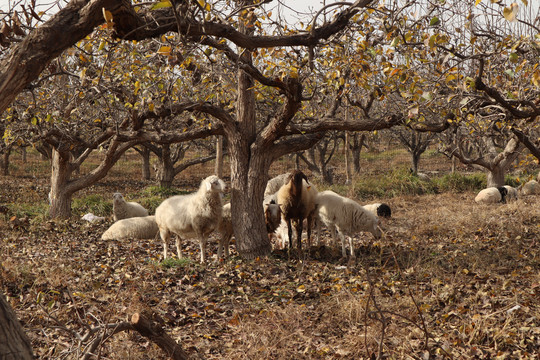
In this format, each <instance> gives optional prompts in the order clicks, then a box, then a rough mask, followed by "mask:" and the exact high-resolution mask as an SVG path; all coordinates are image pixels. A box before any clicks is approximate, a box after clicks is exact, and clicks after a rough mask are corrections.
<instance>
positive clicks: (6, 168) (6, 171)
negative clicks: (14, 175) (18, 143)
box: [2, 146, 11, 176]
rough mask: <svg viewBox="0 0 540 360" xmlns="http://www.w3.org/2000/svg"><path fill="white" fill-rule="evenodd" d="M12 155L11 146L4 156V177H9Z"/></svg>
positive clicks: (6, 149)
mask: <svg viewBox="0 0 540 360" xmlns="http://www.w3.org/2000/svg"><path fill="white" fill-rule="evenodd" d="M10 154H11V146H7V147H6V148H5V150H4V153H3V154H2V175H4V176H8V175H9V155H10Z"/></svg>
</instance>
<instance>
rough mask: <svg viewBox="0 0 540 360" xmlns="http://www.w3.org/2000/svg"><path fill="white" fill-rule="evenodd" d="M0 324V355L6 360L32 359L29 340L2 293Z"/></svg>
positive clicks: (0, 297)
mask: <svg viewBox="0 0 540 360" xmlns="http://www.w3.org/2000/svg"><path fill="white" fill-rule="evenodd" d="M0 324H1V325H2V326H0V357H1V358H2V359H6V360H11V359H13V360H16V359H17V360H18V359H20V360H26V359H33V358H34V355H33V353H32V346H31V344H30V340H29V339H28V337H27V336H26V334H25V333H24V331H23V328H22V327H21V324H20V323H19V321H18V320H17V317H16V316H15V313H14V312H13V310H12V309H11V307H10V306H9V304H8V303H7V302H6V300H5V298H4V295H3V294H0Z"/></svg>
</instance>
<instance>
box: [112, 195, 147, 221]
mask: <svg viewBox="0 0 540 360" xmlns="http://www.w3.org/2000/svg"><path fill="white" fill-rule="evenodd" d="M142 216H148V210H146V209H145V208H144V207H143V206H142V205H141V204H139V203H136V202H134V201H130V202H127V201H126V200H125V199H124V196H123V195H122V194H120V193H119V192H117V193H114V195H113V218H114V221H118V220H122V219H127V218H132V217H142Z"/></svg>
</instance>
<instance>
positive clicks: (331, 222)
mask: <svg viewBox="0 0 540 360" xmlns="http://www.w3.org/2000/svg"><path fill="white" fill-rule="evenodd" d="M317 204H318V210H319V211H318V216H319V219H320V220H321V222H322V223H324V224H325V225H326V226H327V227H328V228H329V230H330V232H331V234H332V238H333V239H334V241H337V239H336V230H337V231H338V233H339V237H340V238H341V252H342V255H343V257H346V256H347V250H346V246H345V236H348V237H349V248H350V252H351V257H355V255H354V249H353V244H352V237H351V236H352V235H353V234H355V233H357V232H360V231H368V232H370V233H372V234H373V236H374V237H375V238H376V239H379V238H380V237H381V236H382V232H381V230H380V229H379V226H378V225H379V219H378V218H377V216H376V215H374V214H373V213H371V212H370V211H368V210H366V209H365V208H364V207H363V206H361V205H360V204H358V203H357V202H356V201H354V200H351V199H349V198H346V197H343V196H341V195H338V194H336V193H335V192H333V191H330V190H326V191H323V192H320V193H319V194H318V195H317Z"/></svg>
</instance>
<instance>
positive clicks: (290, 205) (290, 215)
mask: <svg viewBox="0 0 540 360" xmlns="http://www.w3.org/2000/svg"><path fill="white" fill-rule="evenodd" d="M303 180H305V181H306V182H305V183H304V182H303ZM316 197H317V190H316V189H315V187H314V186H311V185H309V182H308V179H307V176H306V175H305V174H304V173H303V172H301V171H299V170H294V171H293V172H291V173H290V174H289V177H288V180H287V182H286V183H285V185H283V186H282V187H281V188H280V189H279V191H278V193H277V203H278V204H280V205H281V211H282V213H281V216H282V218H283V220H285V222H286V223H287V229H288V236H289V249H291V248H292V221H293V220H294V221H295V223H296V224H295V225H296V226H295V227H296V234H297V236H296V239H297V241H296V242H297V247H298V249H299V250H301V249H302V241H301V239H302V228H303V221H304V218H306V219H307V236H308V243H309V242H310V241H311V226H312V219H313V216H314V213H315V208H316V206H315V205H316V203H315V199H316Z"/></svg>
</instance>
